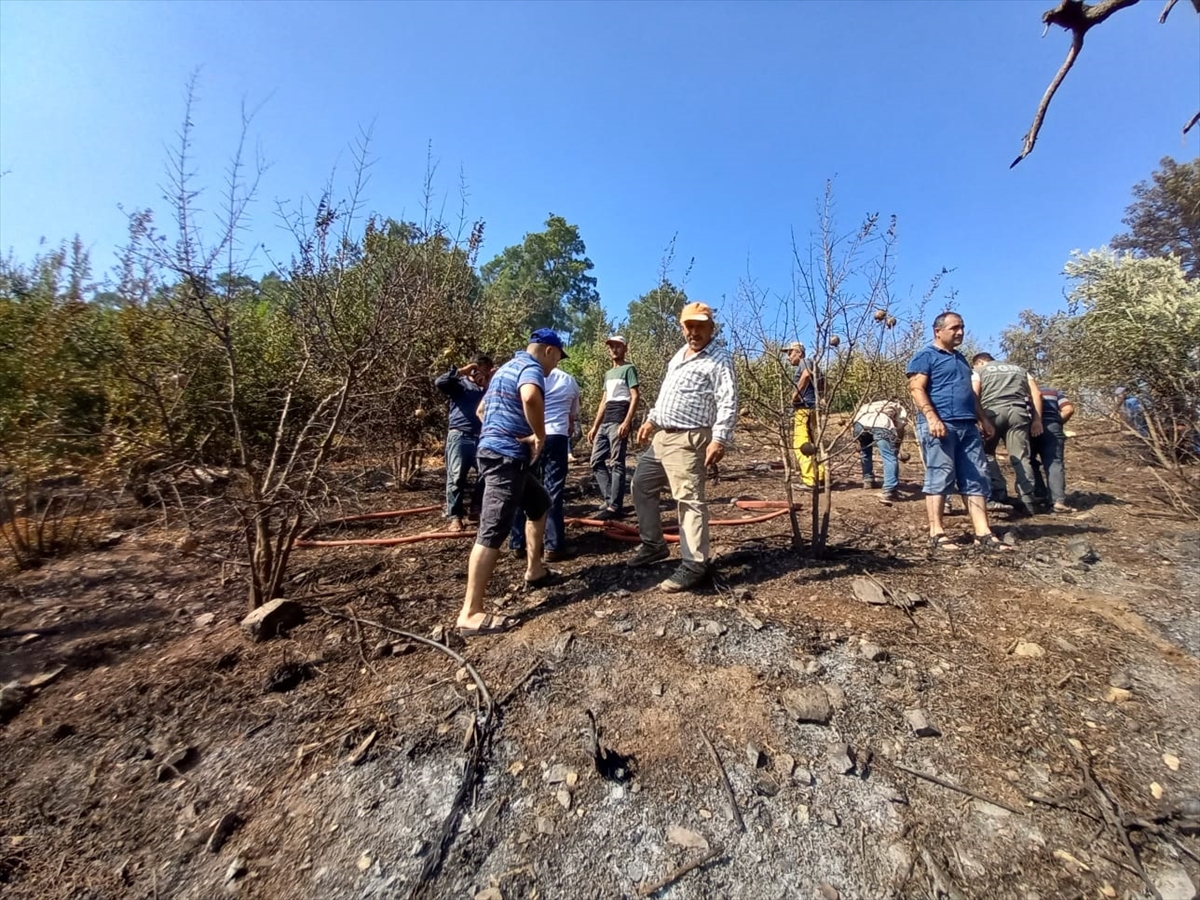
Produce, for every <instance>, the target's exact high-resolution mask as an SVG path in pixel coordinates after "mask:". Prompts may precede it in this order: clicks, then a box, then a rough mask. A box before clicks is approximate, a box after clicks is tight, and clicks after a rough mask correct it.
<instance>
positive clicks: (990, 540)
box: [975, 531, 1012, 553]
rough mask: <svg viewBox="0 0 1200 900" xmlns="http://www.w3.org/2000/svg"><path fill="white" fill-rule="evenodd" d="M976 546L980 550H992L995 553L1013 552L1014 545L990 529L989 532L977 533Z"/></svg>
mask: <svg viewBox="0 0 1200 900" xmlns="http://www.w3.org/2000/svg"><path fill="white" fill-rule="evenodd" d="M975 546H976V547H978V548H979V549H980V550H990V551H991V552H993V553H1012V547H1010V546H1008V544H1006V543H1004V541H1002V540H1000V538H998V537H996V536H995V535H994V534H992V533H991V532H990V531H989V532H988V533H987V534H977V535H975Z"/></svg>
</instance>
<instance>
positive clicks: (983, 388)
mask: <svg viewBox="0 0 1200 900" xmlns="http://www.w3.org/2000/svg"><path fill="white" fill-rule="evenodd" d="M971 377H972V379H973V380H974V381H975V383H976V384H978V385H979V403H980V405H981V406H982V407H983V408H984V409H986V410H991V411H993V412H994V411H996V410H1001V409H1013V408H1014V407H1015V408H1018V409H1024V408H1025V407H1026V406H1028V405H1029V373H1028V372H1027V371H1025V370H1024V369H1023V368H1021V367H1020V366H1016V365H1013V364H1012V363H1007V362H999V361H996V360H993V361H992V362H990V363H985V364H984V365H982V366H980V367H979V368H978V369H977V370H976V371H975V372H974V374H973V375H972V376H971Z"/></svg>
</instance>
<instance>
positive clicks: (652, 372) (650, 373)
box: [618, 278, 688, 408]
mask: <svg viewBox="0 0 1200 900" xmlns="http://www.w3.org/2000/svg"><path fill="white" fill-rule="evenodd" d="M687 303H688V296H687V294H686V293H685V292H684V291H683V289H682V288H678V287H676V286H675V285H674V284H673V283H672V282H671V281H670V280H668V279H667V278H663V279H662V281H660V282H659V284H658V287H656V288H654V289H653V290H651V291H647V292H646V293H645V294H642V296H640V297H638V298H637V299H636V300H634V301H632V302H631V303H630V304H629V310H628V313H629V318H628V319H627V320H626V321H625V322H623V323H621V325H620V326H618V327H619V328H620V330H621V331H622V333H623V334H624V335H625V337H626V339H627V340H628V341H629V361H630V362H632V363H633V364H634V365H636V366H637V370H638V380H639V381H640V383H641V388H642V396H643V397H644V398H645V401H646V405H647V408H649V406H651V405H653V403H654V400H655V398H656V397H658V390H659V388H660V387H662V382H663V377H664V376H665V375H666V373H667V363H668V362H670V361H671V357H672V356H674V355H675V352H676V351H677V350H678V349H679V348H680V347H681V346H682V345H683V335H682V333H681V331H680V327H679V311H680V310H682V309H683V307H684V306H686V305H687Z"/></svg>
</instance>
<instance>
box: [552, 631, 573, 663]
mask: <svg viewBox="0 0 1200 900" xmlns="http://www.w3.org/2000/svg"><path fill="white" fill-rule="evenodd" d="M574 639H575V633H574V632H572V631H564V632H563V633H562V634H560V635H559V636H558V637H556V638H555V639H554V646H553V649H552V651H551V652H553V654H554V658H555V659H563V658H565V657H566V655H567V648H568V647H570V646H571V641H573V640H574Z"/></svg>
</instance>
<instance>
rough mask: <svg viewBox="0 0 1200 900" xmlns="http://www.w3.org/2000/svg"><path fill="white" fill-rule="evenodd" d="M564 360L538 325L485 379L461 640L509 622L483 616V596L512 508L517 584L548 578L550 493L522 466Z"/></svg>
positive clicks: (531, 455)
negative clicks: (521, 533) (519, 565)
mask: <svg viewBox="0 0 1200 900" xmlns="http://www.w3.org/2000/svg"><path fill="white" fill-rule="evenodd" d="M566 356H567V354H566V351H564V349H563V343H562V338H560V337H559V336H558V334H556V333H555V332H554V331H551V330H550V329H549V328H539V329H538V330H537V331H535V332H534V333H533V334H532V335H530V338H529V346H527V347H526V348H525V349H524V350H519V351H517V353H516V355H515V356H513V358H512V359H510V360H509V361H508V362H506V363H505V364H504V365H502V366H501V367H500V368H498V369H497V370H496V372H495V374H493V375H492V380H491V383H490V384H489V385H488V389H487V393H486V394H484V397H483V402H482V403H481V404H480V406H481V407H482V414H481V415H480V418H481V419H482V421H483V428H482V431H481V433H480V437H479V451H478V454H477V457H476V458H477V460H478V463H479V474H480V476H481V477H482V478H483V508H482V509H481V510H480V511H479V532H478V534H477V535H476V537H475V546H473V547H472V548H471V558H470V561H469V562H468V564H467V595H466V598H465V599H464V600H463V608H462V611H461V612H460V613H459V615H458V633H459V634H460V635H461V636H462V637H479V636H481V635H487V634H498V633H500V632H502V631H507V630H508V629H510V628H512V627H513V626H514V625H515V624H516V620H514V619H512V618H509V617H508V616H497V615H493V614H492V613H485V612H484V611H483V595H484V592H485V591H486V590H487V586H488V582H489V581H490V580H491V577H492V572H493V571H494V570H495V568H496V559H497V557H499V555H500V547H501V545H502V544H503V543H504V539H505V538H506V537H508V532H509V529H511V528H512V524H513V519H514V518H515V517H516V515H517V509H518V508H519V509H522V510H524V512H525V515H526V517H527V520H528V521H527V523H526V526H525V541H526V546H527V552H526V557H525V559H526V567H525V586H526V587H527V588H539V587H547V586H549V585H550V584H551V583H553V582H554V581H555V580H556V576H555V574H554V573H552V572H550V571H549V570H548V569H547V568H546V566H545V564H544V563H543V562H542V539H543V537H544V535H545V530H546V513H547V511H548V510H549V509H550V495H549V494H548V493H547V492H546V489H545V488H544V487H542V485H541V482H539V481H538V480H537V479H536V478H535V477H533V474H532V473H531V472H530V467H531V466H532V464H533V462H534V461H535V460H536V459H537V458H538V456H540V455H541V452H542V448H543V447H544V446H545V443H546V407H545V383H546V376H547V375H549V374H550V372H551V371H552V370H553V369H554V367H555V366H557V365H558V363H559V361H560V360H563V359H565V358H566Z"/></svg>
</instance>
